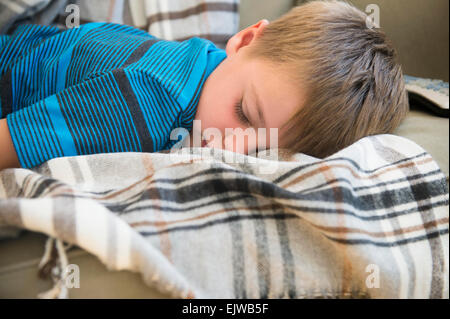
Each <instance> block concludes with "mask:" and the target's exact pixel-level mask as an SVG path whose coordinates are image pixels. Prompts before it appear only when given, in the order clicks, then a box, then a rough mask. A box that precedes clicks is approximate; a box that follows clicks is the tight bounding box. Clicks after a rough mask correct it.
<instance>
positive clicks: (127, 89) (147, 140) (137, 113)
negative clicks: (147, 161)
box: [112, 69, 153, 152]
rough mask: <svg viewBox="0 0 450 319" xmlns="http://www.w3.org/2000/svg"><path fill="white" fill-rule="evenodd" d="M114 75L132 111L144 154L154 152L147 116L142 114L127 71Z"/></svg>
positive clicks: (120, 70)
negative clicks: (146, 120)
mask: <svg viewBox="0 0 450 319" xmlns="http://www.w3.org/2000/svg"><path fill="white" fill-rule="evenodd" d="M112 74H113V76H114V78H115V80H116V82H117V85H118V87H119V91H120V93H121V94H122V96H123V98H124V100H125V103H126V104H127V106H128V108H129V110H130V113H131V116H132V118H133V123H134V126H135V127H136V130H137V132H138V137H139V139H140V142H141V146H142V152H153V140H152V137H151V135H150V131H149V128H148V127H147V123H146V122H145V114H144V113H143V112H142V109H141V107H140V105H139V102H138V100H137V98H136V95H135V94H134V91H133V88H132V87H131V84H130V82H129V81H128V78H127V75H126V74H125V71H124V70H123V69H115V70H113V71H112Z"/></svg>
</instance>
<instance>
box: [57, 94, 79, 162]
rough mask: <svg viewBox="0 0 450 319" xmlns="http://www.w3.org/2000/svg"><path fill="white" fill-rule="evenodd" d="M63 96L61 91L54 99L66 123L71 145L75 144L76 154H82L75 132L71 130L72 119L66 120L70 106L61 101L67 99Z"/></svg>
mask: <svg viewBox="0 0 450 319" xmlns="http://www.w3.org/2000/svg"><path fill="white" fill-rule="evenodd" d="M63 95H64V91H61V93H60V94H56V99H57V100H58V104H59V107H60V108H61V113H62V115H63V117H64V121H65V122H66V123H67V127H68V128H69V132H70V135H71V136H72V140H73V143H74V144H75V147H76V149H77V154H83V152H81V149H80V146H79V142H78V139H77V138H76V136H75V132H74V128H73V124H74V122H73V119H68V117H69V116H70V112H67V109H69V107H70V106H69V105H67V104H66V103H65V102H64V101H63V98H64V100H66V99H67V98H65V97H64V96H63ZM63 155H66V154H63Z"/></svg>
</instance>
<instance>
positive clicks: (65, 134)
mask: <svg viewBox="0 0 450 319" xmlns="http://www.w3.org/2000/svg"><path fill="white" fill-rule="evenodd" d="M45 107H46V108H47V111H48V113H49V114H50V115H51V118H50V119H51V122H52V124H53V127H55V128H57V134H56V137H57V138H58V140H59V143H60V145H61V147H62V151H63V154H64V156H74V155H78V154H77V151H76V149H75V143H74V141H73V138H72V136H71V133H70V130H69V127H68V126H67V124H66V121H65V120H64V116H63V115H62V113H61V108H60V105H59V103H58V100H57V99H56V96H54V95H53V96H50V97H48V98H47V99H46V100H45Z"/></svg>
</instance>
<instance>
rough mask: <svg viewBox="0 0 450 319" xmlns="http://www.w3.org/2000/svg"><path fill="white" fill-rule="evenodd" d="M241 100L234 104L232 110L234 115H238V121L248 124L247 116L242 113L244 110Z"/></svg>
mask: <svg viewBox="0 0 450 319" xmlns="http://www.w3.org/2000/svg"><path fill="white" fill-rule="evenodd" d="M242 101H243V100H241V101H239V102H238V103H236V104H235V106H234V112H235V113H236V116H237V117H238V119H239V121H240V122H241V123H242V124H244V125H250V121H249V120H248V118H247V116H245V114H244V110H243V108H242Z"/></svg>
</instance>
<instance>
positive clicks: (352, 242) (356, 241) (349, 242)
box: [325, 228, 448, 247]
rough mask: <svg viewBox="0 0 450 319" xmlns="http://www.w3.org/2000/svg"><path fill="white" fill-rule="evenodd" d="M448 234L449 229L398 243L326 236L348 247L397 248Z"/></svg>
mask: <svg viewBox="0 0 450 319" xmlns="http://www.w3.org/2000/svg"><path fill="white" fill-rule="evenodd" d="M445 234H448V228H445V229H441V230H439V231H435V232H431V233H427V234H426V235H422V236H417V237H411V238H405V239H402V240H398V241H394V242H384V243H383V242H375V241H372V240H368V239H340V238H333V237H329V236H326V235H325V237H327V238H328V239H330V240H332V241H335V242H338V243H341V244H346V245H373V246H378V247H395V246H402V245H405V244H410V243H415V242H418V241H423V240H425V239H426V240H428V239H431V238H436V237H439V236H441V235H445Z"/></svg>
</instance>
